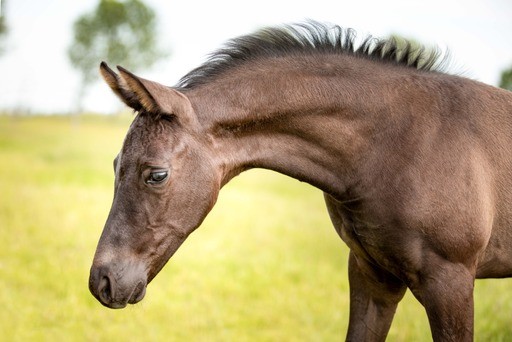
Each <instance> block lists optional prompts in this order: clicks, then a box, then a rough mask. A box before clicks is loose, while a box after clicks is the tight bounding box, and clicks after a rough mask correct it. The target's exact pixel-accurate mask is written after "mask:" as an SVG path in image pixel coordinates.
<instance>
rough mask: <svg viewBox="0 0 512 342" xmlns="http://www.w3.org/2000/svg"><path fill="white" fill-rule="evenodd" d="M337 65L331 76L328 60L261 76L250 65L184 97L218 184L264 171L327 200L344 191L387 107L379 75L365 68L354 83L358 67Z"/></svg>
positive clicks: (271, 69) (269, 68)
mask: <svg viewBox="0 0 512 342" xmlns="http://www.w3.org/2000/svg"><path fill="white" fill-rule="evenodd" d="M336 62H337V63H340V61H339V60H336ZM342 62H343V63H345V64H344V68H343V69H336V68H335V65H333V64H332V62H331V61H328V60H324V61H318V60H317V61H315V62H314V63H307V62H306V63H302V64H301V63H297V61H296V60H295V61H294V62H290V63H286V61H270V62H269V63H266V65H265V68H266V70H261V69H263V66H262V65H255V66H253V67H252V68H250V71H247V70H244V71H241V70H239V71H237V72H234V73H233V74H231V75H229V76H226V77H224V78H221V79H219V80H215V81H213V82H212V83H209V84H205V85H202V86H201V87H199V88H197V89H195V90H191V91H188V93H187V95H188V96H189V98H190V99H191V102H192V104H193V106H194V109H195V111H196V113H197V115H198V117H199V118H200V121H201V123H202V125H203V127H204V130H205V131H204V132H203V134H205V135H206V136H208V137H210V138H211V140H212V142H213V146H214V147H215V150H216V152H215V157H216V158H217V160H218V163H219V164H220V165H221V167H222V169H223V170H224V179H223V184H225V183H226V182H227V181H229V180H230V179H231V178H232V177H234V176H235V175H237V174H238V173H240V172H241V171H244V170H247V169H250V168H265V169H271V170H274V171H277V172H280V173H283V174H286V175H288V176H291V177H293V178H296V179H298V180H300V181H304V182H308V183H310V184H312V185H314V186H316V187H318V188H320V189H322V190H323V191H325V192H327V193H330V194H333V195H341V194H343V193H344V192H345V191H346V189H347V188H348V187H349V186H350V183H351V182H353V181H354V180H355V170H356V169H357V164H358V162H359V160H360V158H361V157H362V156H363V155H364V153H365V152H366V151H367V149H368V142H369V141H370V140H371V139H369V135H371V134H372V133H373V132H375V131H376V130H377V129H379V128H378V127H377V125H379V124H380V125H382V124H383V122H382V120H380V119H379V120H376V119H375V116H377V115H379V114H383V110H382V106H383V104H382V103H383V102H386V101H385V99H384V97H383V96H381V93H382V91H383V88H384V85H382V84H379V81H378V80H379V79H381V81H382V80H384V79H385V78H384V77H383V75H381V74H382V71H381V72H380V73H375V70H382V68H380V69H379V68H374V67H373V66H372V63H371V62H370V61H366V63H367V64H369V66H367V68H366V74H365V75H364V77H361V75H360V71H359V70H361V68H360V67H359V66H354V65H353V63H352V62H351V61H342ZM272 63H274V64H272ZM312 66H314V67H312ZM340 70H341V71H340ZM340 72H342V75H341V76H340ZM369 75H373V76H372V77H370V76H369ZM365 78H366V79H365ZM386 79H389V78H386ZM372 81H373V83H372ZM380 83H382V82H380ZM388 96H389V95H388ZM388 111H389V110H387V111H384V112H388ZM381 116H382V115H381Z"/></svg>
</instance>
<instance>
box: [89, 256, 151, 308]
mask: <svg viewBox="0 0 512 342" xmlns="http://www.w3.org/2000/svg"><path fill="white" fill-rule="evenodd" d="M138 271H139V270H137V268H134V267H129V265H113V266H108V265H102V266H95V265H93V266H92V267H91V273H90V276H89V290H90V291H91V293H92V295H93V296H94V297H95V298H96V299H97V300H98V301H99V302H100V303H101V304H103V305H104V306H106V307H108V308H111V309H122V308H124V307H126V305H127V304H135V303H138V302H140V301H141V300H142V299H143V298H144V295H145V294H146V285H147V280H146V275H145V274H144V273H142V272H138Z"/></svg>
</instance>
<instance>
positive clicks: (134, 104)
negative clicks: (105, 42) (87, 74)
mask: <svg viewBox="0 0 512 342" xmlns="http://www.w3.org/2000/svg"><path fill="white" fill-rule="evenodd" d="M100 74H101V76H103V79H104V80H105V82H106V83H107V84H108V86H109V87H110V89H112V91H113V92H114V94H116V95H117V97H119V98H120V99H121V101H123V102H124V103H125V104H126V105H127V106H128V107H130V108H132V109H134V110H135V111H140V110H141V109H142V104H141V103H140V101H139V100H138V98H137V95H136V94H135V93H134V92H133V91H132V90H131V89H130V88H129V87H128V85H127V84H126V82H125V80H124V79H122V78H121V77H119V75H117V74H116V73H115V72H114V71H113V70H112V69H110V68H109V66H108V65H107V63H105V62H101V64H100Z"/></svg>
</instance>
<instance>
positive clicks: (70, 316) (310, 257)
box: [0, 116, 512, 341]
mask: <svg viewBox="0 0 512 342" xmlns="http://www.w3.org/2000/svg"><path fill="white" fill-rule="evenodd" d="M130 120H131V118H130V117H128V116H127V117H110V116H98V117H94V116H84V117H81V119H80V122H79V123H72V122H71V121H70V119H69V118H66V117H30V118H13V117H1V116H0V242H1V244H2V245H1V247H0V288H1V291H0V303H1V309H0V339H1V340H2V341H107V340H115V341H340V340H342V339H343V338H344V336H345V333H346V329H347V322H348V309H349V307H348V305H349V304H348V280H347V266H346V264H347V256H348V251H347V248H346V247H345V246H344V245H343V243H342V242H341V240H340V239H339V238H338V237H337V235H336V233H335V232H334V229H333V228H332V227H331V225H330V222H329V220H328V215H327V212H326V209H325V207H324V204H323V202H322V194H321V192H320V191H318V190H316V189H313V188H312V187H310V186H308V185H306V184H303V183H299V182H297V181H295V180H292V179H289V178H286V177H284V176H281V175H278V174H275V173H272V172H268V171H250V172H247V173H246V174H244V175H242V176H240V177H238V178H236V179H235V180H234V181H233V182H231V183H230V184H228V186H226V188H224V189H223V191H222V192H221V195H220V198H219V201H218V203H217V205H216V207H215V208H214V210H213V211H212V213H211V214H210V216H209V217H208V218H207V219H206V221H205V222H204V224H203V226H202V227H200V228H199V229H198V230H197V231H196V232H195V233H194V234H192V236H191V237H190V238H189V239H188V240H187V242H185V244H184V245H183V246H182V248H181V249H180V250H179V251H178V252H177V254H176V255H175V256H174V257H173V258H172V260H171V261H170V262H169V263H168V264H167V266H166V267H165V268H164V270H163V271H162V272H161V273H160V274H159V275H158V276H157V277H156V278H155V280H154V281H153V282H152V283H151V284H150V285H149V287H148V292H147V295H146V298H145V299H144V301H143V302H142V303H140V304H137V305H135V306H130V307H128V308H126V309H124V310H115V311H114V310H110V309H107V308H104V307H103V306H101V305H100V304H99V303H98V302H97V301H96V300H95V299H94V298H93V297H92V296H91V295H90V294H89V291H88V289H87V281H88V275H89V267H90V263H91V261H92V257H93V253H94V250H95V247H96V243H97V240H98V238H99V235H100V233H101V230H102V227H103V224H104V221H105V219H106V216H107V213H108V210H109V208H110V203H111V200H112V185H113V172H112V166H111V165H112V159H113V158H114V156H115V155H116V153H117V151H118V150H119V148H120V146H121V143H122V139H123V136H124V134H125V132H126V129H127V127H128V125H129V122H130ZM475 302H476V314H475V316H476V317H475V321H476V323H475V325H476V340H478V341H510V340H512V324H511V322H512V321H511V317H512V281H511V280H486V281H478V282H477V288H476V293H475ZM388 340H389V341H429V340H431V337H430V332H429V329H428V322H427V318H426V315H425V313H424V311H423V308H422V307H421V306H420V305H419V304H418V303H417V302H416V301H415V299H414V298H413V297H412V296H411V295H410V294H409V293H408V294H407V295H406V298H405V299H404V300H403V301H402V303H401V305H400V306H399V309H398V312H397V316H396V317H395V321H394V323H393V326H392V328H391V331H390V335H389V338H388Z"/></svg>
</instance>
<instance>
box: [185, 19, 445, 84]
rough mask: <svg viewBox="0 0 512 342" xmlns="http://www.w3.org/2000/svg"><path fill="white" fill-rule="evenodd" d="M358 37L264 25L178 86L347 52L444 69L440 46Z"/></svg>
mask: <svg viewBox="0 0 512 342" xmlns="http://www.w3.org/2000/svg"><path fill="white" fill-rule="evenodd" d="M356 38H357V35H356V32H355V30H353V29H344V28H342V27H340V26H337V25H329V24H323V23H319V22H316V21H307V22H305V23H297V24H290V25H284V26H280V27H267V28H263V29H261V30H259V31H256V32H255V33H253V34H249V35H245V36H240V37H238V38H234V39H231V40H229V41H228V42H227V43H226V45H225V46H224V47H223V48H221V49H220V50H218V51H216V52H214V53H212V54H211V55H209V58H208V59H207V61H206V62H205V63H204V64H202V65H201V66H199V67H197V68H196V69H193V70H192V71H190V72H189V73H188V74H186V75H185V76H184V77H183V78H181V80H180V81H179V82H178V85H177V87H179V88H182V89H191V88H194V87H196V86H199V85H201V84H204V83H206V82H208V80H211V79H212V78H214V77H216V76H218V75H220V74H222V73H224V72H225V71H227V70H229V69H231V68H233V67H236V66H238V65H240V64H243V63H245V62H247V61H251V60H254V59H257V58H264V57H284V56H293V55H302V56H304V55H314V54H343V55H352V56H356V57H360V58H366V59H370V60H376V61H381V62H384V63H393V64H396V65H402V66H406V67H410V68H415V69H417V70H422V71H442V70H441V69H442V67H443V66H444V62H445V61H444V59H442V60H440V58H439V57H440V55H441V53H440V51H439V49H437V48H431V49H426V48H425V47H424V46H421V45H418V44H414V43H412V42H410V41H408V40H405V39H401V38H400V39H397V38H395V37H391V38H385V39H379V38H374V37H373V36H371V35H368V36H366V37H365V38H364V39H363V41H362V42H361V43H360V44H357V43H356Z"/></svg>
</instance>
